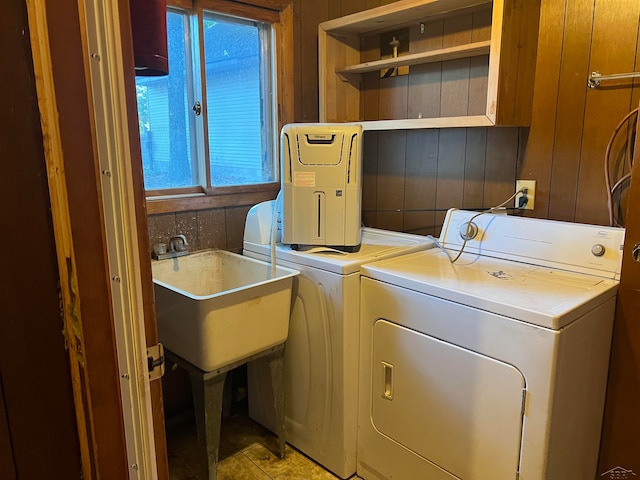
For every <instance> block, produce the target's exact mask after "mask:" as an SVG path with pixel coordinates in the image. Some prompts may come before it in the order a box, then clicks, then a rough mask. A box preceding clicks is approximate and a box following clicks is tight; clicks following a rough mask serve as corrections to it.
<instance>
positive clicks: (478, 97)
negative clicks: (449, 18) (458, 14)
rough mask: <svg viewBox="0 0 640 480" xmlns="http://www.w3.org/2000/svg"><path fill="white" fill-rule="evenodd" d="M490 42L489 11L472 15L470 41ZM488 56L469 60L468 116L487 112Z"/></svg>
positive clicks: (481, 11)
mask: <svg viewBox="0 0 640 480" xmlns="http://www.w3.org/2000/svg"><path fill="white" fill-rule="evenodd" d="M484 40H491V10H488V9H486V10H480V11H478V12H474V13H473V15H472V30H471V41H472V42H481V41H484ZM488 81H489V56H488V55H485V56H479V57H471V58H470V59H469V108H468V114H469V115H484V114H485V112H486V111H487V86H488Z"/></svg>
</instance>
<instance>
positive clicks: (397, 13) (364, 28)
mask: <svg viewBox="0 0 640 480" xmlns="http://www.w3.org/2000/svg"><path fill="white" fill-rule="evenodd" d="M492 3H493V2H492V1H491V0H432V1H428V2H425V1H424V0H401V1H398V2H393V3H390V4H387V5H383V6H381V7H377V8H373V9H370V10H364V11H362V12H358V13H354V14H351V15H347V16H345V17H341V18H336V19H334V20H329V21H326V22H323V23H321V24H320V26H319V28H320V29H321V30H324V31H325V32H327V33H330V34H332V35H358V34H362V33H368V34H371V33H374V32H377V31H385V30H390V29H394V28H397V27H399V26H403V25H409V24H415V23H419V22H420V21H421V20H422V19H429V20H433V19H434V18H435V17H438V16H444V15H457V14H460V13H461V12H462V11H464V10H465V9H474V8H478V7H481V8H484V7H486V6H487V5H491V4H492Z"/></svg>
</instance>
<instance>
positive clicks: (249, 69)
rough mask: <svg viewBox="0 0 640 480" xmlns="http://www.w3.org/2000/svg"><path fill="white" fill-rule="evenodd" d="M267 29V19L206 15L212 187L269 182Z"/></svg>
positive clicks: (270, 139)
mask: <svg viewBox="0 0 640 480" xmlns="http://www.w3.org/2000/svg"><path fill="white" fill-rule="evenodd" d="M270 31H271V25H269V24H262V23H259V22H249V21H243V20H239V19H235V18H232V17H223V16H220V15H214V14H211V13H206V14H205V17H204V28H203V35H204V49H205V52H204V58H205V72H206V88H207V116H208V131H209V139H208V140H209V159H210V160H209V163H210V169H211V184H212V185H213V186H229V185H246V184H252V183H265V182H271V181H274V176H275V172H274V167H273V130H272V118H271V116H272V108H271V102H272V99H271V93H270V90H269V87H270V85H271V70H270V68H269V67H270V65H271V60H270V58H269V52H270V49H269V48H268V47H269V35H270Z"/></svg>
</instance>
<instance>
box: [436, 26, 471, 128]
mask: <svg viewBox="0 0 640 480" xmlns="http://www.w3.org/2000/svg"><path fill="white" fill-rule="evenodd" d="M471 29H472V16H471V15H470V14H468V15H456V16H454V17H447V18H445V19H444V25H443V38H442V46H443V47H445V48H446V47H454V46H457V45H463V44H465V43H470V42H471ZM468 109H469V58H459V59H457V60H447V61H446V62H442V91H441V104H440V115H441V116H443V117H456V116H463V115H467V112H468Z"/></svg>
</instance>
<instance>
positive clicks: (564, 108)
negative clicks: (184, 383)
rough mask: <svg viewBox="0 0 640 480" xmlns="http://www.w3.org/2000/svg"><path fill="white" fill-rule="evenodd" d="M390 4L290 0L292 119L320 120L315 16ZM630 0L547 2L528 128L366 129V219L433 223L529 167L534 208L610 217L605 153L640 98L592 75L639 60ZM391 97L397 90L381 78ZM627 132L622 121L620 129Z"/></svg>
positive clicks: (560, 216) (623, 84)
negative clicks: (593, 86) (590, 85)
mask: <svg viewBox="0 0 640 480" xmlns="http://www.w3.org/2000/svg"><path fill="white" fill-rule="evenodd" d="M386 3H391V2H389V1H384V0H366V1H365V0H319V1H314V2H305V1H304V0H294V11H295V20H296V31H295V35H296V41H295V45H296V52H295V58H296V61H297V62H298V64H297V65H296V70H295V71H296V77H295V81H296V85H295V87H296V88H295V106H296V108H295V113H296V117H295V118H296V121H298V122H313V121H317V120H318V97H317V85H318V80H317V73H318V72H317V25H318V23H319V22H321V21H324V20H328V19H332V18H335V17H338V16H342V15H347V14H350V13H354V12H356V11H360V10H363V9H365V8H373V7H376V6H379V5H382V4H386ZM632 3H633V5H632V6H629V4H628V2H625V1H624V0H615V1H604V0H565V1H560V0H543V1H542V11H541V20H540V24H541V30H540V37H539V48H538V61H537V66H536V80H535V91H534V101H533V102H534V105H533V118H532V123H531V128H530V129H528V128H522V129H518V128H468V129H449V130H440V131H428V130H422V131H395V132H367V133H366V135H365V163H364V169H365V183H364V190H363V210H364V215H363V218H364V221H365V223H366V224H367V225H370V226H377V227H381V228H388V229H393V230H404V231H412V232H417V233H437V232H438V231H439V229H440V224H441V222H442V218H443V213H442V210H441V209H446V208H448V207H464V208H482V207H488V206H491V205H494V204H496V203H500V202H501V201H502V200H504V199H505V198H507V197H508V196H509V195H510V194H511V193H512V192H513V190H514V188H515V180H516V179H519V178H522V179H532V180H537V182H538V183H537V188H536V209H535V210H534V211H533V212H527V214H528V215H531V216H535V217H539V218H550V219H556V220H568V221H577V222H586V223H596V224H607V223H608V213H607V206H606V205H607V204H606V194H605V192H606V189H605V187H604V185H605V184H604V174H603V172H604V167H603V165H604V164H603V162H604V160H603V157H604V152H605V148H606V144H607V142H608V140H609V137H610V135H611V133H612V131H613V129H614V128H615V127H616V125H617V124H618V122H619V121H620V120H621V119H622V117H624V115H625V114H626V113H627V112H629V111H630V110H632V109H633V108H635V106H637V104H638V98H639V95H638V88H632V87H631V84H630V83H629V82H628V81H618V82H609V83H607V84H606V85H605V84H603V87H604V88H600V89H597V90H590V89H587V88H586V80H587V76H588V74H589V72H591V71H592V70H599V71H601V72H602V73H618V72H628V71H633V70H634V69H636V64H637V63H638V62H637V60H638V55H639V53H638V49H637V43H638V42H637V40H638V34H639V30H638V15H639V12H638V10H639V9H640V4H637V2H632ZM399 78H400V79H399V80H397V82H400V83H402V82H403V78H402V77H399ZM405 78H406V77H405ZM400 88H403V87H400ZM404 88H406V87H404ZM383 97H386V98H392V97H393V95H392V93H390V92H389V91H388V89H385V92H384V94H383ZM381 103H382V105H380V106H377V105H375V99H374V100H372V101H367V103H366V104H365V106H364V108H365V112H366V111H367V109H371V108H374V109H376V110H377V109H383V110H387V111H393V109H394V108H396V106H394V105H390V104H389V103H388V101H382V100H381ZM372 105H373V106H372ZM624 138H625V131H624V130H623V131H622V132H621V135H619V139H624ZM623 149H624V145H623V142H622V141H621V140H620V141H618V142H616V143H615V148H614V153H615V154H616V155H614V157H616V158H618V161H617V164H616V168H615V169H614V170H615V174H616V175H618V176H619V175H620V174H621V173H622V171H623V170H624V168H623V167H622V166H621V164H620V161H619V158H620V154H619V152H620V151H622V150H623ZM402 210H404V212H403V211H402ZM415 210H421V211H420V212H418V211H415Z"/></svg>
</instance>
